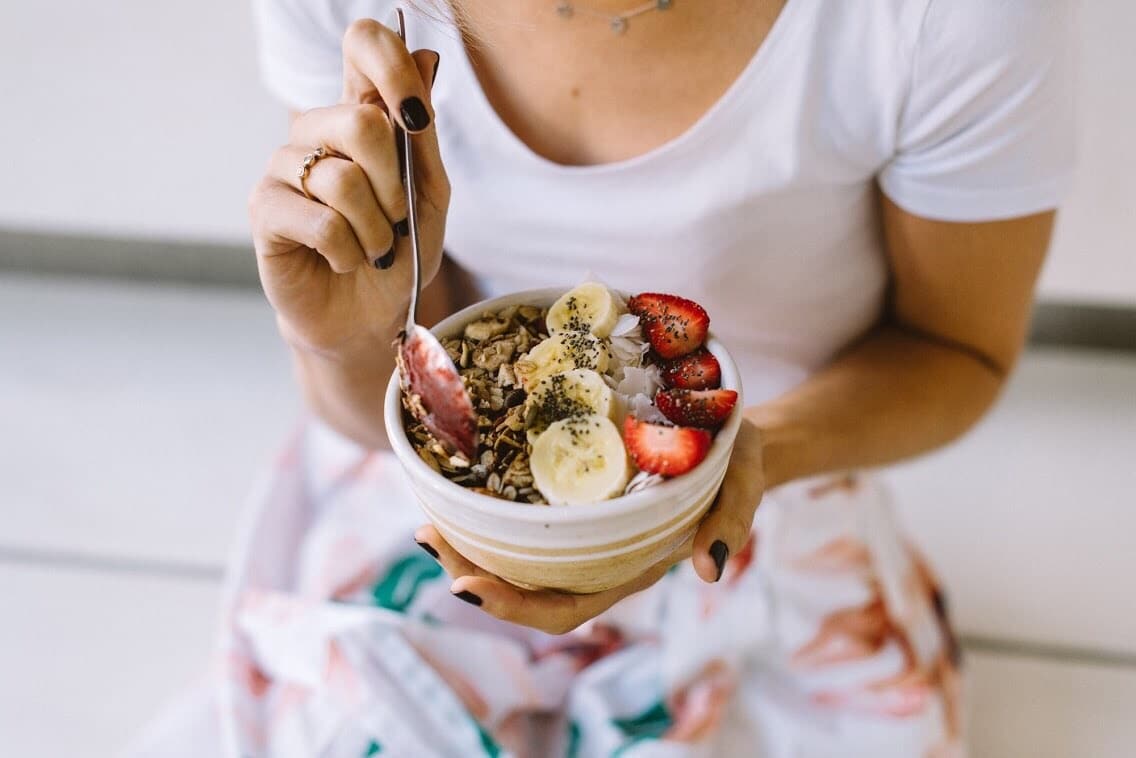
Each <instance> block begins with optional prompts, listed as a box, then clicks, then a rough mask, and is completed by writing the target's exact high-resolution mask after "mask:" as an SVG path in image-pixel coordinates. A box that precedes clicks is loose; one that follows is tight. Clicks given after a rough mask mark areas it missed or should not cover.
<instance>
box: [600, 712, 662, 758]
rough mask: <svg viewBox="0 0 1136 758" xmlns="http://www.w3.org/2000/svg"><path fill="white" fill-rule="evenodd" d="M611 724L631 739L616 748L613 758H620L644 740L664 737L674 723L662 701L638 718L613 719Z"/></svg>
mask: <svg viewBox="0 0 1136 758" xmlns="http://www.w3.org/2000/svg"><path fill="white" fill-rule="evenodd" d="M611 723H613V724H615V725H616V726H617V727H619V728H620V730H622V731H623V733H624V734H626V735H627V736H628V737H630V738H631V739H629V740H628V741H627V742H625V743H623V744H622V745H620V746H619V747H618V748H616V750H615V752H613V753H612V754H611V758H618V756H621V755H623V754H624V753H625V752H627V751H628V750H630V749H631V748H632V747H633V746H634V745H636V744H637V743H640V742H643V741H644V740H657V739H659V738H660V737H662V736H663V733H664V732H666V731H667V729H668V728H670V725H671V723H672V721H671V714H670V712H669V711H668V710H667V706H666V703H664V702H663V701H661V700H660V701H658V702H657V703H655V704H654V705H652V706H651V707H650V708H648V709H647V710H645V711H643V712H642V713H640V714H639V715H638V716H633V717H631V718H625V719H612V720H611Z"/></svg>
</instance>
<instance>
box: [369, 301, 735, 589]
mask: <svg viewBox="0 0 1136 758" xmlns="http://www.w3.org/2000/svg"><path fill="white" fill-rule="evenodd" d="M564 292H565V290H563V289H540V290H528V291H524V292H516V293H513V294H510V295H505V296H503V297H499V298H494V299H492V300H485V301H482V302H480V303H477V304H475V305H472V306H470V307H469V308H466V309H464V310H461V311H459V312H457V313H455V314H453V315H452V316H450V317H449V318H447V319H446V320H444V321H442V322H441V323H439V324H438V325H437V326H436V327H434V329H433V330H432V331H433V332H434V334H436V335H437V336H438V337H448V336H456V335H459V334H461V332H462V330H463V329H464V327H465V325H466V324H468V323H470V322H472V321H476V320H477V319H478V318H480V317H481V316H482V315H483V314H484V313H485V312H487V311H498V310H501V309H502V308H506V307H508V306H510V305H524V304H529V305H536V306H540V307H548V306H549V305H551V304H552V303H553V302H555V301H556V299H557V298H558V297H560V295H561V294H563V293H564ZM706 347H707V349H708V350H709V351H710V352H711V353H713V354H714V356H715V357H716V358H717V359H718V362H719V363H720V364H721V366H722V386H723V387H724V388H726V389H732V390H737V392H738V395H739V397H738V404H737V406H736V407H735V409H734V411H733V413H732V414H731V415H730V417H729V418H728V419H727V420H726V423H725V424H724V425H723V426H722V428H721V429H720V430H719V431H718V433H717V435H716V436H715V437H714V443H713V445H712V446H711V448H710V452H709V453H708V454H707V456H706V459H705V460H703V461H702V462H701V463H700V464H699V465H698V466H697V467H696V468H694V470H692V471H690V472H688V473H686V474H683V475H682V476H677V477H674V478H672V479H668V480H666V481H664V482H662V483H660V484H657V485H655V486H652V487H648V488H646V489H644V490H640V491H638V492H634V493H632V494H630V495H624V496H622V497H618V498H614V499H612V500H605V501H603V502H600V503H595V504H592V505H576V506H548V505H532V504H522V503H514V502H511V501H508V500H501V499H498V498H494V497H491V496H489V495H483V494H481V493H478V492H474V491H472V490H470V489H467V488H465V487H462V486H461V485H459V484H455V483H453V482H451V481H449V480H448V479H446V478H445V477H444V476H442V475H441V474H439V473H438V472H436V471H434V470H433V469H432V468H430V466H428V465H427V464H426V463H425V462H424V461H423V460H422V459H421V458H419V457H418V454H417V453H416V452H415V450H414V448H413V446H412V445H411V443H410V440H409V439H408V438H407V435H406V428H405V426H404V424H403V415H402V408H401V398H400V392H401V389H400V387H399V382H398V374H397V372H396V373H395V374H394V376H392V377H391V381H390V384H389V385H388V387H387V394H386V402H385V414H386V430H387V435H388V437H389V438H390V444H391V448H392V449H393V450H394V453H395V455H396V456H398V459H399V461H400V462H401V463H402V466H403V468H404V469H405V470H406V474H407V476H408V477H409V480H410V485H411V489H412V490H413V491H414V494H415V495H416V496H417V498H418V501H419V504H420V505H421V507H422V510H423V511H424V512H425V513H426V517H427V518H428V519H429V520H430V521H431V522H432V523H433V524H434V526H435V527H436V528H437V529H438V531H439V532H440V533H441V535H442V536H443V537H444V538H445V539H446V541H447V542H449V544H450V545H452V546H453V547H454V549H455V550H457V551H458V552H459V553H461V554H462V555H463V556H465V557H466V558H467V559H469V560H470V561H472V562H473V563H475V564H477V565H478V566H480V567H482V568H483V569H485V570H486V571H490V572H492V573H494V574H496V575H497V576H499V577H501V578H503V579H505V580H507V581H510V582H512V583H514V584H517V585H519V586H522V587H527V588H538V587H539V588H549V589H556V590H561V591H565V592H575V593H590V592H599V591H602V590H605V589H609V588H611V587H615V586H618V585H620V584H624V583H626V582H629V581H631V580H632V579H635V578H636V577H638V576H640V575H641V574H643V573H644V572H645V571H646V570H647V569H648V568H650V567H651V566H653V565H654V564H656V563H659V562H660V561H662V560H664V559H666V558H667V556H668V555H670V554H671V553H673V552H674V551H675V549H676V548H678V547H679V546H680V545H682V544H683V543H684V542H685V541H686V540H687V539H689V538H690V537H691V535H692V534H693V533H694V529H695V527H696V526H697V524H698V522H699V520H700V519H701V518H702V516H703V515H704V514H705V513H706V511H707V509H709V507H710V504H711V503H712V502H713V500H714V496H715V495H716V494H717V492H718V487H719V486H720V485H721V483H722V478H723V476H725V473H726V464H727V463H728V462H729V458H730V451H731V449H732V447H733V444H734V439H735V437H736V436H737V432H738V427H739V426H740V425H741V409H742V407H743V402H742V398H741V392H742V386H741V378H740V377H739V376H738V370H737V367H736V366H735V364H734V361H733V360H732V359H731V358H730V354H729V353H728V352H727V351H726V349H725V347H723V346H722V344H721V343H719V342H718V341H717V340H716V339H714V337H713V335H712V334H711V336H710V338H709V339H708V340H707V343H706Z"/></svg>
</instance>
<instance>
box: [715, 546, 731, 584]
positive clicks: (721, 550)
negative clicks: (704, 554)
mask: <svg viewBox="0 0 1136 758" xmlns="http://www.w3.org/2000/svg"><path fill="white" fill-rule="evenodd" d="M710 557H711V558H713V559H714V565H715V566H717V567H718V576H717V577H715V578H714V581H715V582H716V581H718V580H719V579H721V578H722V572H723V571H725V569H726V559H727V558H729V557H730V548H729V547H727V546H726V543H725V542H722V540H714V544H712V545H711V546H710Z"/></svg>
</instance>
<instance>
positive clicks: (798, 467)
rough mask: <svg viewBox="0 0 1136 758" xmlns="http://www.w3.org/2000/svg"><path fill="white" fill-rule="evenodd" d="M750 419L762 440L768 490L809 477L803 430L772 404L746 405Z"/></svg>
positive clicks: (763, 463)
mask: <svg viewBox="0 0 1136 758" xmlns="http://www.w3.org/2000/svg"><path fill="white" fill-rule="evenodd" d="M745 418H746V420H747V421H749V422H750V423H752V424H753V425H754V426H756V427H757V429H758V432H759V433H760V439H761V462H762V469H763V472H764V476H765V487H766V489H773V488H774V487H777V486H780V485H782V484H786V483H788V482H791V481H793V480H794V479H799V478H801V477H804V476H808V475H809V474H810V473H812V472H810V470H809V463H808V461H807V459H806V457H805V454H804V453H805V451H807V450H809V449H810V445H809V443H808V440H807V439H806V437H807V435H806V433H805V431H804V430H803V429H801V428H800V427H798V426H796V425H794V424H793V423H791V421H790V419H789V418H787V417H786V415H785V414H784V413H783V412H781V410H780V409H778V408H777V407H776V406H773V405H758V406H753V407H750V408H747V409H746V411H745Z"/></svg>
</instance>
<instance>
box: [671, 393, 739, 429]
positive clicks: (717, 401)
mask: <svg viewBox="0 0 1136 758" xmlns="http://www.w3.org/2000/svg"><path fill="white" fill-rule="evenodd" d="M737 402H738V393H737V392H734V391H733V390H663V391H662V392H659V393H656V394H655V405H656V406H657V407H658V409H659V410H660V411H661V412H662V414H663V415H664V416H666V417H667V418H668V419H670V420H671V421H673V422H675V423H676V424H678V425H679V426H697V427H699V428H700V429H716V428H717V427H719V426H721V425H722V422H723V421H725V420H726V417H727V416H729V415H730V411H732V410H733V409H734V406H735V405H736V404H737Z"/></svg>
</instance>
